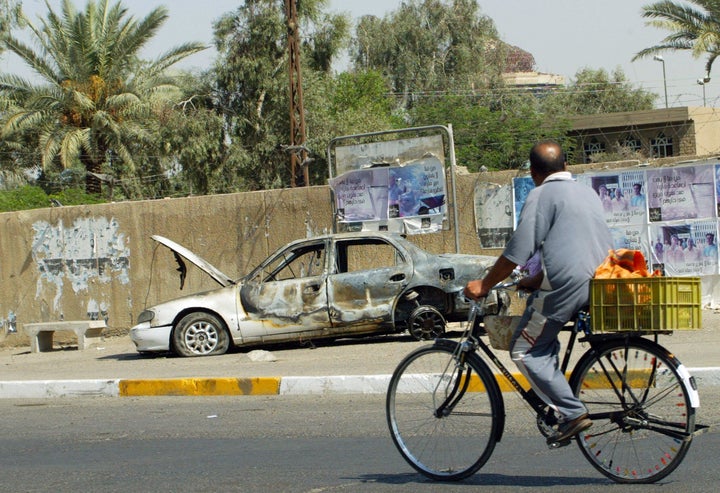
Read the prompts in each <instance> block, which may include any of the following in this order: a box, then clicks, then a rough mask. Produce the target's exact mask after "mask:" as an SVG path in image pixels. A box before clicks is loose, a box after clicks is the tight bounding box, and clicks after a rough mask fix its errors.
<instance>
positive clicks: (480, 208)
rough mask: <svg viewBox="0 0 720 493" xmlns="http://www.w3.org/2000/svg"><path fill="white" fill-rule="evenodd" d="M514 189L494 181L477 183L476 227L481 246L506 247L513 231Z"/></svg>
mask: <svg viewBox="0 0 720 493" xmlns="http://www.w3.org/2000/svg"><path fill="white" fill-rule="evenodd" d="M511 195H512V191H511V189H510V186H508V185H505V186H501V185H497V184H494V183H477V184H476V185H475V228H476V231H477V234H478V237H479V238H480V247H481V248H504V247H505V245H506V244H507V242H508V241H509V240H510V237H511V236H512V232H513V213H512V207H511V206H510V204H511V203H512V197H511Z"/></svg>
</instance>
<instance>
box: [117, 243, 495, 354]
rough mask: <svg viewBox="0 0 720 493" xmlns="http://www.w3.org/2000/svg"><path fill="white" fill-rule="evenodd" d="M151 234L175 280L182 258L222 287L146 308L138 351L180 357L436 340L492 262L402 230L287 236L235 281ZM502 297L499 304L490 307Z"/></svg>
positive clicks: (137, 330)
mask: <svg viewBox="0 0 720 493" xmlns="http://www.w3.org/2000/svg"><path fill="white" fill-rule="evenodd" d="M152 238H153V239H154V240H155V241H157V242H159V243H161V244H163V245H165V246H166V247H168V248H169V249H171V250H172V251H173V253H174V255H175V259H176V260H177V261H178V263H179V264H180V268H179V269H178V270H179V271H180V272H181V277H183V276H184V273H185V272H186V265H185V262H184V260H183V259H185V260H187V261H189V262H191V263H193V264H195V265H196V266H198V267H199V268H200V269H202V270H204V271H205V272H206V273H207V274H209V275H210V276H211V277H212V278H213V279H214V280H215V281H216V282H217V283H218V284H220V286H221V287H220V288H218V289H215V290H212V291H208V292H204V293H198V294H193V295H189V296H185V297H182V298H177V299H174V300H172V301H168V302H165V303H161V304H158V305H155V306H152V307H149V308H147V309H145V310H143V311H142V313H140V315H139V316H138V320H137V325H135V326H134V327H133V328H132V329H131V330H130V337H131V339H132V341H133V342H134V343H135V346H136V348H137V350H138V351H139V352H142V353H145V352H159V351H173V352H175V353H177V354H179V355H181V356H205V355H211V354H222V353H225V352H226V351H227V350H228V349H229V348H230V346H231V345H234V346H248V345H258V344H268V343H275V342H288V341H299V340H303V341H307V340H312V339H319V338H339V337H350V336H365V335H371V334H389V333H401V332H405V331H408V332H409V333H410V334H412V336H413V337H414V338H416V339H418V340H419V339H431V338H435V337H437V336H440V335H442V334H443V333H444V332H445V329H446V324H447V323H448V322H452V321H460V320H465V319H466V317H467V313H468V310H469V308H470V306H469V303H468V301H467V300H466V299H465V298H464V296H463V295H462V290H463V287H464V286H465V284H466V283H467V282H468V281H469V280H471V279H476V278H478V277H481V276H483V275H484V274H485V271H486V270H487V269H488V268H489V267H490V266H491V265H492V263H493V262H494V260H495V258H494V257H486V256H479V255H464V254H441V255H435V254H430V253H428V252H426V251H424V250H423V249H421V248H419V247H418V246H416V245H415V244H413V243H412V242H410V241H409V240H408V239H406V238H405V237H403V236H401V235H395V234H389V233H380V232H377V233H375V232H373V233H367V232H361V233H357V232H356V233H339V234H328V235H323V236H318V237H314V238H307V239H302V240H297V241H294V242H291V243H289V244H288V245H286V246H285V247H283V248H280V249H279V250H277V251H276V252H275V253H273V254H272V255H270V256H269V257H268V258H267V259H266V260H265V261H264V262H262V263H261V264H260V265H259V266H257V267H256V268H255V269H254V270H252V271H251V272H250V273H249V274H247V275H246V276H244V277H241V278H240V279H238V280H233V278H231V277H229V276H227V275H225V274H223V273H222V272H220V271H219V270H218V269H216V268H214V267H213V266H212V265H210V264H209V263H207V262H206V261H204V260H203V259H201V258H200V257H198V256H196V255H195V254H194V253H192V252H191V251H189V250H187V249H186V248H184V247H182V246H181V245H178V244H177V243H175V242H173V241H171V240H169V239H167V238H163V237H161V236H153V237H152ZM507 303H508V301H507V300H505V301H504V303H503V302H497V303H495V304H494V306H495V308H496V310H495V311H499V310H502V309H503V305H504V304H505V305H506V304H507Z"/></svg>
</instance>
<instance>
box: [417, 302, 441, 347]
mask: <svg viewBox="0 0 720 493" xmlns="http://www.w3.org/2000/svg"><path fill="white" fill-rule="evenodd" d="M446 325H447V324H446V322H445V317H443V316H442V313H440V312H439V311H438V309H437V308H435V307H433V306H429V305H421V306H419V307H417V308H415V309H414V310H413V311H412V313H411V314H410V319H409V320H408V328H409V331H410V335H411V336H413V338H415V339H416V340H418V341H427V340H432V339H436V338H438V337H440V336H442V335H443V334H444V333H445V327H446Z"/></svg>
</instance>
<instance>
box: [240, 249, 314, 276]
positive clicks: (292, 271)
mask: <svg viewBox="0 0 720 493" xmlns="http://www.w3.org/2000/svg"><path fill="white" fill-rule="evenodd" d="M325 251H326V248H325V243H324V242H323V243H313V244H310V245H308V244H303V245H298V246H295V247H292V248H288V249H285V250H283V251H282V252H280V253H278V254H277V255H275V256H274V257H272V258H271V259H270V260H268V261H266V262H265V263H264V264H262V265H261V266H260V267H259V268H257V269H256V270H255V271H254V272H253V273H252V274H251V275H250V276H249V277H250V279H252V280H253V281H254V282H268V281H284V280H287V279H298V278H303V277H313V276H318V275H320V274H322V273H323V271H324V269H325V256H326V255H325Z"/></svg>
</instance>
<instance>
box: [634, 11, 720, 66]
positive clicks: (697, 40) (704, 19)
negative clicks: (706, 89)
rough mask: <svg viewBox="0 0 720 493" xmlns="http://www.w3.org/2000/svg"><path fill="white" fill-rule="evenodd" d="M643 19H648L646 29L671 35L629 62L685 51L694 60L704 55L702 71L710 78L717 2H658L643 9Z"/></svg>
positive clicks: (718, 43) (718, 29)
mask: <svg viewBox="0 0 720 493" xmlns="http://www.w3.org/2000/svg"><path fill="white" fill-rule="evenodd" d="M688 4H694V6H693V5H688ZM696 7H697V8H696ZM643 17H645V18H648V19H652V20H650V21H648V22H647V25H651V26H654V27H658V28H660V29H665V30H668V31H670V32H671V34H669V35H668V36H666V37H665V38H664V39H663V40H662V42H661V43H660V44H657V45H655V46H651V47H649V48H645V49H644V50H641V51H640V52H638V53H637V54H636V55H635V56H634V57H633V61H635V60H637V59H639V58H642V57H646V56H650V55H656V54H658V53H661V52H663V51H668V50H672V51H676V50H688V51H690V52H691V53H692V55H693V57H695V58H700V57H701V56H702V55H707V62H706V64H705V71H706V73H707V76H708V77H709V76H710V70H711V68H712V65H713V62H714V61H715V59H716V58H717V57H718V56H720V0H684V1H683V3H679V2H678V3H676V2H672V1H670V0H662V1H660V2H655V3H653V4H651V5H645V6H643Z"/></svg>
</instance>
